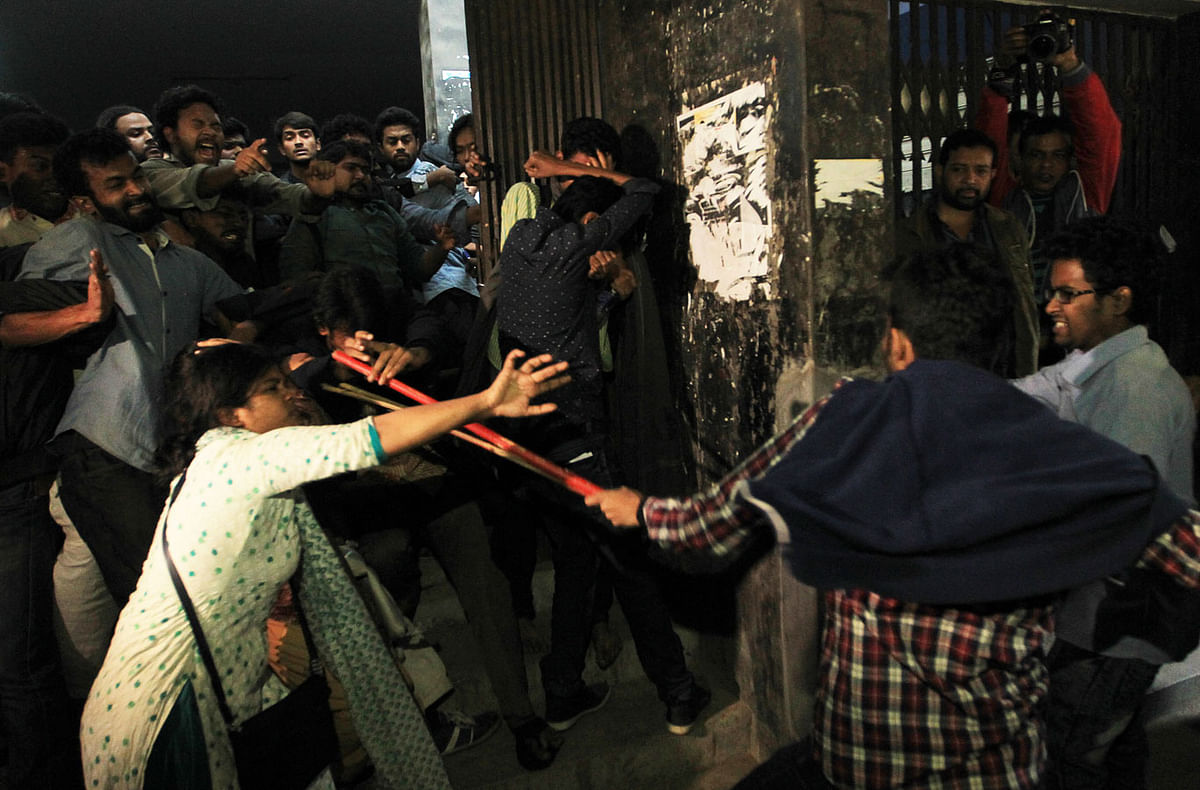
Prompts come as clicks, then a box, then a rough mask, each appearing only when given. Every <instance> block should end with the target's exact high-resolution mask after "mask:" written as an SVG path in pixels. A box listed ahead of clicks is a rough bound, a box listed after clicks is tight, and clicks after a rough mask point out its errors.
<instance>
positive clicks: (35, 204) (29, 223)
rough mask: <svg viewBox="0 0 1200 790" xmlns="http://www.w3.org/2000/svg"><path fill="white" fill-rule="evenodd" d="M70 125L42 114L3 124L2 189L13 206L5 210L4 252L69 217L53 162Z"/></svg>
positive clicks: (1, 213) (0, 238)
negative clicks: (6, 192)
mask: <svg viewBox="0 0 1200 790" xmlns="http://www.w3.org/2000/svg"><path fill="white" fill-rule="evenodd" d="M68 134H69V132H68V131H67V125H66V124H64V123H63V122H62V121H60V120H59V119H57V118H55V117H53V116H51V115H45V114H43V113H32V112H20V113H15V114H13V115H10V116H8V117H7V118H5V119H4V120H3V121H0V184H3V185H4V187H5V188H6V189H7V190H8V193H9V194H10V195H11V196H12V204H11V205H8V206H5V207H4V208H2V209H0V247H11V246H14V245H17V244H27V243H29V242H34V241H37V240H38V239H40V238H41V237H42V236H43V235H44V234H45V233H46V231H48V230H50V228H52V227H54V223H56V222H61V221H62V220H63V219H64V218H66V217H68V216H69V213H68V209H69V203H68V202H67V199H66V197H65V196H64V195H63V193H62V191H61V190H60V189H59V188H58V183H57V182H56V181H55V180H54V175H53V172H52V170H51V166H50V163H51V160H52V159H53V157H54V151H55V149H56V148H58V146H59V145H61V144H62V142H63V140H66V139H67V135H68Z"/></svg>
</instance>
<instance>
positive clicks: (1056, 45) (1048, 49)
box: [1024, 11, 1075, 61]
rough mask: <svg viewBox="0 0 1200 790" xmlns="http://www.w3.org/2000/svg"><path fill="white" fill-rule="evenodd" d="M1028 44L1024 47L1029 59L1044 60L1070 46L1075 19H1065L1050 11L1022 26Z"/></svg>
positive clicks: (1073, 36) (1072, 40) (1073, 35)
mask: <svg viewBox="0 0 1200 790" xmlns="http://www.w3.org/2000/svg"><path fill="white" fill-rule="evenodd" d="M1024 28H1025V35H1026V36H1028V37H1029V45H1028V46H1027V47H1026V49H1025V53H1026V56H1027V57H1029V59H1030V60H1039V61H1046V60H1048V59H1050V58H1052V57H1054V56H1055V55H1060V54H1062V53H1063V52H1066V51H1067V50H1068V49H1070V48H1071V44H1072V43H1073V42H1074V38H1075V20H1066V19H1063V18H1062V17H1060V16H1059V15H1058V14H1055V13H1054V12H1052V11H1047V12H1045V13H1043V14H1042V15H1041V16H1039V17H1038V19H1037V21H1036V22H1030V23H1029V24H1028V25H1025V26H1024Z"/></svg>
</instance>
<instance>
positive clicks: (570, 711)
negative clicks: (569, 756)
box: [546, 683, 609, 732]
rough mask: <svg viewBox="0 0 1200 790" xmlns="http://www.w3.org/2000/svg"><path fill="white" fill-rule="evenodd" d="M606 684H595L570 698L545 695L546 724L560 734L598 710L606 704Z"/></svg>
mask: <svg viewBox="0 0 1200 790" xmlns="http://www.w3.org/2000/svg"><path fill="white" fill-rule="evenodd" d="M608 692H609V690H608V684H607V683H596V684H594V685H591V686H588V687H587V688H585V689H581V690H580V691H579V693H578V694H574V695H572V696H570V697H559V696H556V695H554V694H549V693H548V694H546V723H547V724H549V725H550V726H551V727H553V728H554V729H556V730H558V731H559V732H562V731H563V730H569V729H570V728H571V727H572V726H574V724H575V722H577V721H579V719H580V718H582V717H583V716H585V715H586V714H588V713H591V712H592V711H595V710H600V708H602V707H604V703H606V702H608Z"/></svg>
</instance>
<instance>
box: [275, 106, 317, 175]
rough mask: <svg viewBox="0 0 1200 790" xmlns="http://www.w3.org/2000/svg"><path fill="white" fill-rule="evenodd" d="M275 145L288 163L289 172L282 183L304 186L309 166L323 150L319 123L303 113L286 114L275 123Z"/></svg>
mask: <svg viewBox="0 0 1200 790" xmlns="http://www.w3.org/2000/svg"><path fill="white" fill-rule="evenodd" d="M275 143H276V144H277V145H278V146H279V153H280V155H282V156H283V158H284V159H286V160H287V161H288V171H287V172H286V173H284V174H283V178H282V179H280V180H281V181H286V182H287V183H289V184H303V183H304V176H305V174H306V173H307V172H308V166H309V164H310V163H311V162H312V161H313V157H314V156H316V155H317V151H320V150H321V138H319V137H317V122H316V121H314V120H313V119H312V116H309V115H305V114H304V113H302V112H296V111H294V110H293V111H292V112H289V113H285V114H284V115H282V116H280V117H279V119H277V120H276V121H275Z"/></svg>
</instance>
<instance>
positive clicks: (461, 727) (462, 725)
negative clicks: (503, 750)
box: [426, 710, 500, 755]
mask: <svg viewBox="0 0 1200 790" xmlns="http://www.w3.org/2000/svg"><path fill="white" fill-rule="evenodd" d="M426 722H427V723H428V725H429V732H430V734H431V735H433V743H434V745H435V746H437V749H438V751H439V752H440V753H441V754H442V755H447V754H454V753H455V752H461V751H462V750H464V749H470V748H471V747H472V746H474V745H475V744H477V743H482V742H483V741H485V740H487V739H488V737H489V736H491V734H492V733H493V732H495V731H496V728H497V727H499V726H500V716H499V715H498V714H496V713H491V712H485V713H479V714H476V715H475V716H468V715H466V714H465V713H460V712H459V711H443V710H435V711H433V712H432V713H431V714H428V715H427V716H426Z"/></svg>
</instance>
